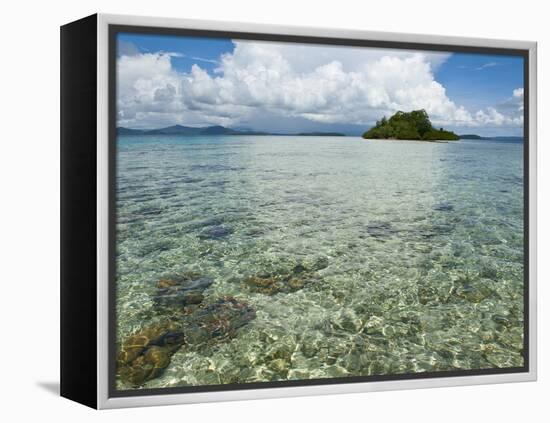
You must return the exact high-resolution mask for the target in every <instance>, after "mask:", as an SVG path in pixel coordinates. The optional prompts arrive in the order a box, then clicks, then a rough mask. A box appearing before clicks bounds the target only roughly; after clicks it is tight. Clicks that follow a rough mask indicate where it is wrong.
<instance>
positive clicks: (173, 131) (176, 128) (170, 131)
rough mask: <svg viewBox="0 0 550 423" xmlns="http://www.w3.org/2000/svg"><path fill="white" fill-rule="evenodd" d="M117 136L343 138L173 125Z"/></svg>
mask: <svg viewBox="0 0 550 423" xmlns="http://www.w3.org/2000/svg"><path fill="white" fill-rule="evenodd" d="M116 131H117V135H296V136H319V137H323V136H330V137H345V136H346V135H345V134H342V133H340V132H300V133H297V134H278V133H271V132H261V131H249V130H238V129H231V128H226V127H225V126H206V127H202V128H198V127H194V126H182V125H173V126H168V127H166V128H158V129H130V128H124V127H118V128H117V129H116Z"/></svg>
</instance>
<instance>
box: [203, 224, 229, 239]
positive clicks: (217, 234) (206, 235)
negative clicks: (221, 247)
mask: <svg viewBox="0 0 550 423" xmlns="http://www.w3.org/2000/svg"><path fill="white" fill-rule="evenodd" d="M232 233H233V229H231V228H230V227H229V226H224V225H215V226H209V227H207V228H206V229H204V230H203V231H202V232H201V233H200V234H199V238H200V239H203V240H207V239H211V240H216V239H220V238H225V237H227V236H229V235H231V234H232Z"/></svg>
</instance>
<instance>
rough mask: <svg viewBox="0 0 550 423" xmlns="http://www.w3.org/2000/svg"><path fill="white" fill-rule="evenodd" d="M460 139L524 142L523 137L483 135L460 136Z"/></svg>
mask: <svg viewBox="0 0 550 423" xmlns="http://www.w3.org/2000/svg"><path fill="white" fill-rule="evenodd" d="M459 138H460V139H461V140H495V141H523V137H517V136H498V137H482V136H481V135H475V134H465V135H459Z"/></svg>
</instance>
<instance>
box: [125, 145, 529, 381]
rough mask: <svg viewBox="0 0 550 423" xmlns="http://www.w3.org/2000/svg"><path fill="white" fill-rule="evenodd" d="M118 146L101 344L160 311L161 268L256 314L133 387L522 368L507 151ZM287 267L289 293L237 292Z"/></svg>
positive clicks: (511, 160) (518, 171)
mask: <svg viewBox="0 0 550 423" xmlns="http://www.w3.org/2000/svg"><path fill="white" fill-rule="evenodd" d="M117 149H118V152H117V167H118V169H117V278H116V286H117V309H116V312H117V339H118V340H119V341H121V340H123V339H125V337H127V336H128V335H130V334H132V333H133V332H135V331H137V330H139V329H140V328H141V327H143V326H144V325H147V324H149V323H151V322H154V321H158V319H160V318H161V317H159V316H158V313H156V312H155V304H154V301H153V297H154V295H155V292H156V284H157V282H158V281H159V280H160V279H162V278H163V277H164V276H165V275H167V274H173V273H178V272H179V273H181V272H190V271H193V272H197V273H199V274H201V275H204V276H205V277H209V278H212V279H213V283H212V284H211V285H210V286H209V287H208V288H207V289H206V290H205V291H204V293H203V294H204V296H205V299H204V302H205V303H209V302H213V301H215V300H216V299H218V298H220V297H223V296H227V295H230V296H233V297H235V298H237V299H239V300H244V301H246V302H247V303H248V305H250V306H251V307H252V308H253V309H254V310H255V311H256V318H255V319H253V320H251V321H250V322H249V323H248V324H246V325H244V326H243V327H241V328H240V329H238V331H237V333H236V336H234V337H233V338H232V339H227V340H225V341H224V342H217V343H207V344H204V345H199V346H195V347H193V348H191V347H186V346H184V347H182V348H181V349H179V350H178V351H177V352H176V353H175V354H174V355H173V357H172V358H171V361H170V364H169V366H168V367H167V368H166V370H165V371H164V372H163V373H162V375H161V376H160V377H157V378H155V379H152V380H150V381H148V382H146V383H145V384H144V385H143V387H145V388H156V387H173V386H185V385H205V384H220V383H246V382H255V381H273V380H288V379H309V378H326V377H340V376H357V375H384V374H401V373H416V372H425V371H443V370H458V369H485V368H494V367H515V366H522V365H523V356H522V354H523V335H522V334H523V296H522V293H523V177H522V175H523V167H522V163H523V155H522V151H523V144H522V143H517V142H515V143H514V142H494V141H475V140H471V141H470V140H462V141H459V142H454V143H427V142H414V141H382V140H381V141H375V140H371V141H365V140H362V139H359V138H351V137H292V136H274V137H270V136H216V137H188V138H185V137H181V136H175V137H171V136H160V137H159V136H127V137H124V136H119V138H118V140H117ZM317 263H323V265H322V266H317V265H316V264H317ZM297 265H300V266H302V265H303V266H305V267H308V268H311V269H313V271H312V272H313V276H312V278H311V279H312V280H311V281H310V282H308V283H307V284H306V285H305V286H304V287H303V288H301V289H297V290H295V291H294V292H278V293H274V294H272V295H268V294H266V293H264V292H255V291H254V290H251V289H249V288H248V287H247V285H246V284H244V283H243V281H244V280H246V278H247V277H250V276H254V275H259V274H262V273H266V272H267V273H269V274H278V273H279V274H286V273H288V272H292V269H295V268H296V266H297ZM118 387H119V388H129V386H127V385H125V384H124V383H123V382H121V381H118Z"/></svg>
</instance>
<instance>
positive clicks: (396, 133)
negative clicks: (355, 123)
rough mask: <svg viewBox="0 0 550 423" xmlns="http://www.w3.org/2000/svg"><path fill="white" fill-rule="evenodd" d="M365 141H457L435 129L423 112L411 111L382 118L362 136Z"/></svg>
mask: <svg viewBox="0 0 550 423" xmlns="http://www.w3.org/2000/svg"><path fill="white" fill-rule="evenodd" d="M363 138H365V139H394V140H420V141H439V140H442V141H456V140H458V139H459V137H458V135H456V134H455V133H454V132H452V131H446V130H444V129H443V128H440V129H435V128H434V127H433V126H432V123H431V122H430V118H429V116H428V113H426V111H425V110H413V111H412V112H410V113H405V112H401V111H399V112H396V113H395V114H394V115H393V116H392V117H390V118H389V119H386V117H385V116H384V117H383V118H382V119H381V120H379V121H377V122H376V125H375V126H373V127H372V128H371V129H369V130H368V131H367V132H365V133H364V134H363Z"/></svg>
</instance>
